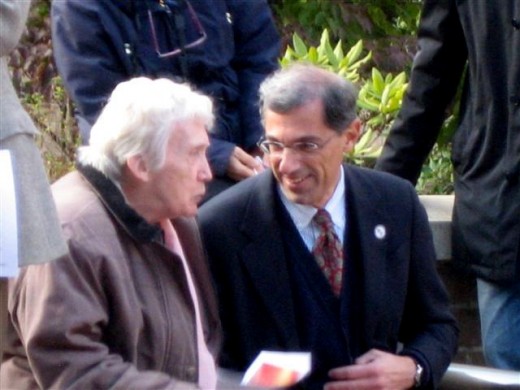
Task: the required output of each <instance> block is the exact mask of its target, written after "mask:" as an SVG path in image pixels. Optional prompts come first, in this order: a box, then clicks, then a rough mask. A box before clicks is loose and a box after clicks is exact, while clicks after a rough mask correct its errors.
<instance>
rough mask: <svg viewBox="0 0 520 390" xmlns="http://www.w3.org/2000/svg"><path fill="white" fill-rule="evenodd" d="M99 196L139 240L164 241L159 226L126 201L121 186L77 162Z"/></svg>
mask: <svg viewBox="0 0 520 390" xmlns="http://www.w3.org/2000/svg"><path fill="white" fill-rule="evenodd" d="M76 167H77V169H78V171H79V172H80V173H81V174H82V175H83V177H84V178H85V179H86V180H87V182H88V183H89V184H90V185H91V186H92V188H93V190H94V191H95V192H96V193H97V194H98V196H99V198H100V199H101V201H102V202H103V204H104V205H105V207H106V208H107V209H108V210H109V211H110V213H111V214H112V215H113V216H114V217H115V218H116V219H117V220H118V221H119V223H120V224H121V225H122V226H123V227H124V228H125V230H126V231H127V232H128V233H129V234H130V235H131V236H132V237H134V238H135V239H137V240H139V241H159V242H161V241H162V231H161V229H160V227H159V226H157V225H151V224H149V223H148V222H147V221H146V220H145V219H144V218H142V217H141V216H140V215H139V214H137V212H136V211H135V210H134V209H132V208H131V207H130V206H129V205H128V204H127V203H126V201H125V198H124V196H123V194H122V193H121V191H120V190H119V188H117V186H116V185H115V184H114V183H113V182H112V181H111V180H110V179H108V178H107V177H106V176H105V175H104V174H103V173H101V172H100V171H98V170H97V169H95V168H93V167H92V166H89V165H83V164H80V163H78V164H76Z"/></svg>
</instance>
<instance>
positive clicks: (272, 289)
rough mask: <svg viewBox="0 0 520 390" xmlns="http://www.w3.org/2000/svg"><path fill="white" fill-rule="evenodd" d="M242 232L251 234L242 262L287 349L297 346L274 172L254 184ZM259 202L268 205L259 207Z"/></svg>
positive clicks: (264, 175) (266, 174)
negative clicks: (278, 216)
mask: <svg viewBox="0 0 520 390" xmlns="http://www.w3.org/2000/svg"><path fill="white" fill-rule="evenodd" d="M251 194H252V195H251V199H250V202H249V205H248V207H247V208H246V212H245V213H244V218H243V219H242V224H241V226H240V227H239V229H240V231H241V232H242V233H243V234H244V235H246V236H247V237H248V242H249V243H248V244H247V245H245V247H244V249H243V252H242V261H243V264H244V265H245V267H246V269H247V271H248V272H249V274H250V276H251V280H252V282H253V284H254V286H255V288H256V289H257V290H258V293H259V296H260V297H261V299H262V300H263V301H264V304H265V305H266V307H267V308H268V311H269V312H270V313H271V316H272V320H273V323H274V325H275V326H276V328H277V330H278V331H279V333H280V334H282V335H283V338H284V341H285V342H286V346H285V347H286V348H292V349H294V348H298V346H299V343H298V338H297V333H296V323H295V318H294V316H295V315H294V305H293V298H292V289H291V285H290V282H289V275H288V269H287V263H286V260H285V251H284V247H283V243H282V238H281V237H282V232H281V228H280V224H279V223H278V222H277V220H276V210H277V207H278V205H277V196H278V195H277V194H276V190H275V181H274V177H273V176H272V174H271V173H265V174H263V175H262V177H259V180H258V181H257V182H256V183H255V189H254V190H253V191H252V193H251ZM259 205H265V206H264V207H260V206H259Z"/></svg>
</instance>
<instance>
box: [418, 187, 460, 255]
mask: <svg viewBox="0 0 520 390" xmlns="http://www.w3.org/2000/svg"><path fill="white" fill-rule="evenodd" d="M454 198H455V197H454V196H453V195H420V196H419V199H420V200H421V203H422V204H423V206H424V208H425V209H426V213H427V214H428V220H429V221H430V227H431V229H432V233H433V244H434V246H435V252H436V253H437V260H449V259H451V215H452V212H453V201H454Z"/></svg>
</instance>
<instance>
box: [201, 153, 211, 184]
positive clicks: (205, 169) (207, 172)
mask: <svg viewBox="0 0 520 390" xmlns="http://www.w3.org/2000/svg"><path fill="white" fill-rule="evenodd" d="M198 177H199V180H201V181H203V182H209V181H210V180H211V179H212V178H213V174H212V173H211V168H210V167H209V162H208V159H207V158H206V157H204V158H203V161H202V164H201V168H200V170H199V175H198Z"/></svg>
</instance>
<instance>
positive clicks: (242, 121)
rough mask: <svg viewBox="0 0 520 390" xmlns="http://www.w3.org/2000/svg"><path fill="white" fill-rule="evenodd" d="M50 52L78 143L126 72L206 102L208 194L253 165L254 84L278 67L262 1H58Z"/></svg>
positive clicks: (256, 129)
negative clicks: (73, 115)
mask: <svg viewBox="0 0 520 390" xmlns="http://www.w3.org/2000/svg"><path fill="white" fill-rule="evenodd" d="M51 17H52V42H53V50H54V58H55V61H56V65H57V68H58V71H59V73H60V75H61V76H62V77H63V81H64V84H65V87H66V89H67V91H68V92H69V94H70V96H71V97H72V100H73V101H74V102H75V103H76V106H77V110H78V113H77V118H78V122H79V125H80V131H81V135H82V138H83V141H84V142H88V137H89V132H90V126H91V125H92V124H93V123H94V121H95V120H96V118H97V116H98V115H99V113H100V111H101V109H102V108H103V106H104V104H105V102H106V99H107V97H108V96H109V94H110V92H111V91H112V90H113V89H114V87H115V86H116V85H117V84H118V83H119V82H121V81H124V80H127V79H130V78H131V77H134V76H148V77H153V78H156V77H167V78H173V79H177V80H178V79H182V80H185V81H187V82H189V83H190V84H192V85H193V86H194V87H195V88H197V89H198V90H200V91H202V92H203V93H205V94H206V95H209V96H210V97H212V98H213V101H214V104H215V106H216V115H217V119H216V124H215V126H214V128H213V129H212V140H211V147H210V150H209V151H208V158H209V161H210V165H211V168H212V173H213V175H214V176H215V177H216V178H215V180H213V182H212V183H211V185H210V188H209V190H208V197H210V196H211V195H212V194H213V193H216V192H218V191H220V190H221V189H223V188H226V187H228V186H230V185H231V184H233V183H234V182H235V181H238V180H242V179H244V178H247V177H249V176H251V175H253V174H255V173H256V171H258V170H260V169H261V168H262V167H261V164H259V163H258V161H257V160H256V159H255V158H254V157H255V156H256V155H258V154H259V151H258V149H257V147H256V142H257V141H258V139H259V138H260V136H261V134H262V126H261V124H260V116H259V113H258V107H257V104H256V101H257V93H258V85H259V84H260V83H261V82H262V80H263V79H264V78H265V77H266V76H267V75H268V74H269V73H271V72H272V71H273V70H275V69H276V68H277V67H278V61H277V59H278V55H279V51H280V44H279V37H278V33H277V31H276V29H275V26H274V22H273V18H272V15H271V11H270V9H269V6H268V3H267V0H254V1H249V0H91V1H82V0H59V1H53V2H52V9H51Z"/></svg>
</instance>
